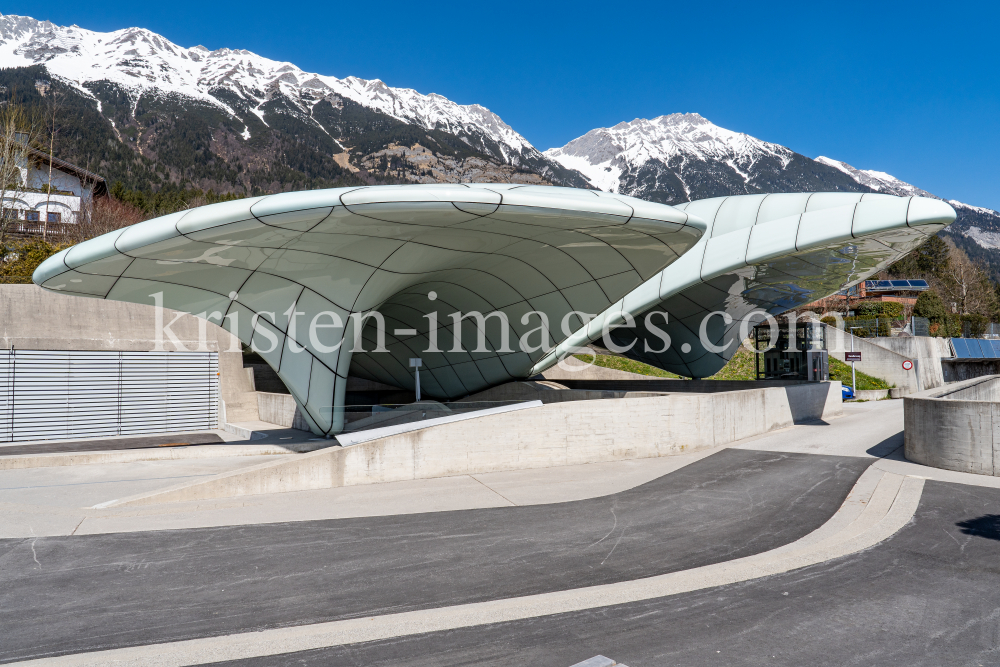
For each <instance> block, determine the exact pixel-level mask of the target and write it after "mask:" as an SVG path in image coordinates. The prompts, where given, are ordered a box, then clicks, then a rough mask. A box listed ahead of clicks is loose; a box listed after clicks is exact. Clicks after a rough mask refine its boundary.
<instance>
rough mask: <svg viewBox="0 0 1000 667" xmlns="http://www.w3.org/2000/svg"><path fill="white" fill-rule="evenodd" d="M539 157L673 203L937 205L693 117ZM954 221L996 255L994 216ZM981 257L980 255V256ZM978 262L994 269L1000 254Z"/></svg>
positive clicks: (879, 177)
mask: <svg viewBox="0 0 1000 667" xmlns="http://www.w3.org/2000/svg"><path fill="white" fill-rule="evenodd" d="M545 154H546V155H547V156H549V157H551V158H552V159H554V160H557V161H559V162H560V163H562V164H563V165H565V166H566V167H568V168H571V169H576V170H577V171H579V172H580V173H582V174H584V175H585V176H586V177H587V179H588V180H589V181H590V183H591V184H592V185H593V186H594V187H597V188H600V189H602V190H607V191H611V192H621V193H623V194H629V195H632V196H637V197H643V198H646V199H655V200H657V201H662V202H664V203H677V202H680V201H687V200H689V199H699V198H702V197H712V196H718V195H724V194H742V193H748V194H749V193H754V192H779V191H803V190H820V191H830V190H843V191H857V192H883V193H886V194H894V195H901V196H920V197H933V198H935V199H941V197H938V196H937V195H934V194H931V193H930V192H927V191H926V190H923V189H921V188H918V187H916V186H914V185H911V184H909V183H906V182H904V181H901V180H900V179H898V178H896V177H894V176H892V175H890V174H887V173H885V172H881V171H874V170H862V169H856V168H854V167H852V166H851V165H849V164H847V163H846V162H841V161H839V160H834V159H831V158H828V157H823V156H820V157H818V158H816V159H815V160H811V159H809V158H808V157H805V156H804V155H800V154H798V153H796V152H794V151H792V150H791V149H789V148H786V147H784V146H781V145H778V144H772V143H768V142H766V141H762V140H760V139H756V138H754V137H751V136H749V135H747V134H742V133H739V132H733V131H731V130H727V129H725V128H722V127H719V126H718V125H715V124H713V123H711V122H710V121H708V120H707V119H705V118H703V117H702V116H700V115H698V114H696V113H687V114H679V113H678V114H671V115H668V116H660V117H659V118H654V119H652V120H647V119H643V118H639V119H636V120H633V121H631V122H628V123H619V124H618V125H615V126H614V127H610V128H597V129H595V130H591V131H590V132H588V133H587V134H585V135H583V136H582V137H579V138H577V139H574V140H573V141H571V142H569V143H568V144H566V145H565V146H563V147H561V148H553V149H549V150H547V151H545ZM949 203H950V204H951V205H952V206H954V207H955V209H956V210H957V212H958V214H959V217H958V221H957V222H956V223H955V224H954V225H953V226H952V227H951V228H950V232H951V234H952V237H953V238H955V239H956V242H958V243H959V244H960V245H962V246H963V248H965V249H966V250H967V251H970V252H971V253H972V254H979V252H978V251H977V248H976V247H973V246H972V245H970V242H974V243H975V245H976V246H978V250H987V251H991V252H992V251H996V250H1000V213H998V212H997V211H993V210H991V209H986V208H981V207H977V206H971V205H969V204H965V203H963V202H959V201H954V200H951V201H950V202H949ZM981 258H983V257H981ZM984 261H988V263H990V264H993V265H995V266H996V267H997V273H998V274H1000V254H998V256H997V258H996V259H993V258H992V257H984Z"/></svg>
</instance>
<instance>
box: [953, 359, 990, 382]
mask: <svg viewBox="0 0 1000 667" xmlns="http://www.w3.org/2000/svg"><path fill="white" fill-rule="evenodd" d="M941 369H942V371H943V373H944V381H945V382H961V381H963V380H973V379H975V378H980V377H985V376H987V375H1000V359H942V360H941Z"/></svg>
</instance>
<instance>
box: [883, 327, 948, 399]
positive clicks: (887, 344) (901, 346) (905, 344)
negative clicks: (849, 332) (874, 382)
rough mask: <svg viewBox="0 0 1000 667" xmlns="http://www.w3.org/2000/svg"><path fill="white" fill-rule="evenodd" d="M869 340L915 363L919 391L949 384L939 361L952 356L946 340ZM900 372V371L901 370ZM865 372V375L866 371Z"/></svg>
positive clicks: (919, 338) (907, 337) (910, 338)
mask: <svg viewBox="0 0 1000 667" xmlns="http://www.w3.org/2000/svg"><path fill="white" fill-rule="evenodd" d="M869 340H871V341H872V342H873V343H875V344H876V345H878V346H879V347H883V348H885V349H887V350H890V351H892V352H895V353H896V354H899V355H902V356H903V357H904V358H906V359H911V360H913V361H916V362H917V370H919V371H920V387H921V389H933V388H934V387H941V386H943V385H944V383H945V382H949V380H947V379H946V378H945V377H944V370H943V368H942V367H941V359H942V358H943V357H950V356H951V354H952V352H951V345H949V344H948V339H947V338H933V337H931V336H900V337H898V338H885V337H879V338H871V339H869ZM900 370H901V371H902V369H900ZM865 372H866V373H867V372H868V371H865ZM886 379H888V378H886ZM893 382H895V380H893ZM897 386H898V383H897Z"/></svg>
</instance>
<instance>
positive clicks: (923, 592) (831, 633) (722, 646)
mask: <svg viewBox="0 0 1000 667" xmlns="http://www.w3.org/2000/svg"><path fill="white" fill-rule="evenodd" d="M598 654H603V655H606V656H608V657H611V658H614V659H615V660H617V661H618V662H621V663H624V664H627V665H629V666H630V667H654V666H655V667H670V666H684V667H701V666H711V667H718V666H723V665H725V666H727V667H728V666H732V665H741V666H743V665H746V666H757V665H768V666H773V665H788V666H790V667H791V666H794V667H801V666H803V665H824V666H841V665H843V666H847V665H880V666H883V665H905V666H907V667H911V666H923V665H927V666H931V665H933V666H939V665H947V666H949V667H950V666H959V665H962V666H974V665H975V666H985V665H997V664H1000V490H997V489H989V488H982V487H972V486H962V485H956V484H946V483H943V482H933V481H930V482H927V484H926V486H925V487H924V493H923V496H922V499H921V502H920V506H919V508H918V511H917V513H916V515H915V517H914V520H913V521H912V522H911V523H910V524H909V525H908V526H906V527H905V528H903V529H902V530H901V531H900V532H898V533H897V534H896V535H894V536H893V537H892V538H890V539H889V540H887V541H885V542H883V543H881V544H879V545H877V546H875V547H873V548H871V549H869V550H867V551H864V552H860V553H856V554H853V555H851V556H848V557H844V558H841V559H837V560H834V561H829V562H826V563H822V564H819V565H815V566H812V567H809V568H804V569H802V570H797V571H793V572H789V573H786V574H782V575H777V576H774V577H769V578H765V579H758V580H754V581H750V582H745V583H742V584H736V585H731V586H724V587H718V588H712V589H707V590H703V591H697V592H693V593H688V594H682V595H676V596H671V597H668V598H661V599H657V600H651V601H646V602H641V603H634V604H628V605H620V606H615V607H607V608H603V609H595V610H590V611H585V612H579V613H572V614H562V615H557V616H550V617H544V618H536V619H532V620H530V621H524V622H515V623H506V624H497V625H494V626H487V627H477V628H471V629H463V630H457V631H451V632H447V633H434V634H427V635H420V636H415V637H404V638H399V639H394V640H390V641H382V642H372V643H369V644H364V645H355V646H348V647H342V648H337V649H324V650H317V651H308V652H303V653H296V654H287V655H282V656H277V657H270V658H258V659H253V660H245V661H240V662H238V663H225V664H228V665H237V664H238V665H240V666H241V667H263V666H264V665H267V666H279V665H280V666H292V665H295V666H308V667H315V666H319V665H338V666H341V665H342V666H352V665H365V666H370V667H377V666H379V665H389V664H391V665H406V666H408V667H423V666H426V667H431V666H433V667H443V666H452V665H478V666H497V667H499V666H500V665H504V666H507V665H511V664H519V665H522V664H523V665H546V666H553V667H568V666H569V665H572V664H575V663H577V662H580V661H582V660H584V659H586V658H589V657H591V656H594V655H598Z"/></svg>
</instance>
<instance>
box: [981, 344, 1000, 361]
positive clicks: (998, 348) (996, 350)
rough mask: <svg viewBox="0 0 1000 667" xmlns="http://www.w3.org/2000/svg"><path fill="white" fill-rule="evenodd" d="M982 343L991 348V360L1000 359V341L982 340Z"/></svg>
mask: <svg viewBox="0 0 1000 667" xmlns="http://www.w3.org/2000/svg"><path fill="white" fill-rule="evenodd" d="M983 343H989V344H990V347H992V348H993V358H994V359H1000V340H989V341H987V340H984V341H983Z"/></svg>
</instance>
